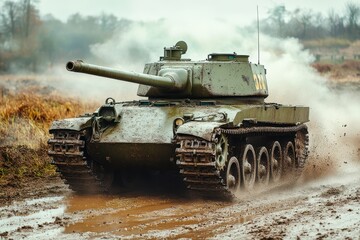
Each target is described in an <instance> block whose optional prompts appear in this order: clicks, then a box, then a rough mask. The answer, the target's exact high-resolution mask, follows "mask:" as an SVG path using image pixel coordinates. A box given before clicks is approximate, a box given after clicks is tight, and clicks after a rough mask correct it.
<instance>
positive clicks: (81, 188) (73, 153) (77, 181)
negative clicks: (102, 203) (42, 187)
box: [48, 130, 107, 193]
mask: <svg viewBox="0 0 360 240" xmlns="http://www.w3.org/2000/svg"><path fill="white" fill-rule="evenodd" d="M53 135H54V137H53V138H52V139H49V140H48V145H49V150H48V154H49V156H51V157H52V164H53V165H55V166H56V168H57V171H58V172H59V173H60V175H61V178H62V179H64V180H65V183H67V184H68V185H69V187H70V188H71V189H72V190H74V191H75V192H78V193H94V192H104V191H106V190H107V188H106V187H105V186H104V184H103V182H102V181H101V180H100V178H99V177H97V174H96V172H94V169H93V168H92V162H91V161H87V159H86V157H85V154H84V149H85V141H84V140H82V137H83V136H84V135H83V133H82V132H78V131H71V130H58V131H54V132H53Z"/></svg>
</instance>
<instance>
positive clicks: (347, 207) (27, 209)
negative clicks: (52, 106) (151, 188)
mask: <svg viewBox="0 0 360 240" xmlns="http://www.w3.org/2000/svg"><path fill="white" fill-rule="evenodd" d="M343 168H344V169H342V168H340V170H338V172H337V173H336V174H334V175H333V176H332V177H325V178H322V179H318V180H316V181H310V182H304V181H301V180H300V181H299V182H298V183H297V185H296V186H282V187H277V188H274V189H272V190H271V191H267V192H265V193H264V192H263V193H258V194H256V193H255V194H252V195H248V194H246V193H244V194H243V195H242V196H240V197H239V199H237V200H235V201H234V202H222V201H217V200H205V199H201V198H194V197H191V196H190V195H187V194H185V195H184V194H176V193H172V192H168V191H163V192H161V191H160V192H159V193H156V194H151V195H148V192H147V191H145V192H141V191H140V192H125V193H119V194H115V195H108V196H76V195H74V194H72V193H71V192H70V191H69V190H67V188H66V186H65V185H64V184H62V182H61V181H57V180H55V181H54V180H53V181H50V182H49V183H48V184H45V185H42V184H41V183H38V184H37V186H38V187H37V188H36V190H37V191H36V193H37V194H33V196H28V195H25V196H28V197H25V198H21V197H19V196H18V197H17V199H18V201H14V202H12V204H9V205H5V206H3V207H1V208H0V238H1V237H2V238H5V239H7V238H8V239H19V238H27V239H45V238H46V239H48V238H57V239H78V238H79V237H81V238H92V239H93V238H95V239H98V238H101V239H104V238H105V239H108V238H122V239H123V238H124V239H126V238H129V239H133V238H138V239H144V238H145V239H147V238H153V239H154V238H185V239H187V238H192V239H197V238H201V239H203V238H216V239H220V238H221V239H235V238H236V239H254V238H255V239H267V238H273V239H283V238H285V239H294V238H297V237H299V238H300V239H309V238H310V239H323V238H324V239H330V238H334V237H335V238H341V239H346V238H348V239H359V236H360V175H359V170H360V166H359V165H354V166H352V167H348V165H347V164H344V166H343ZM303 179H304V178H303ZM20 196H21V195H20Z"/></svg>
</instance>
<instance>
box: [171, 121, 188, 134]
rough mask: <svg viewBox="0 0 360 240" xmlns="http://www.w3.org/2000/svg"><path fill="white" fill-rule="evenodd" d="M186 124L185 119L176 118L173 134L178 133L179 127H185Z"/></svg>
mask: <svg viewBox="0 0 360 240" xmlns="http://www.w3.org/2000/svg"><path fill="white" fill-rule="evenodd" d="M184 122H185V120H184V119H183V118H175V120H174V123H173V132H174V134H175V133H176V130H177V129H178V127H180V126H181V125H183V124H184Z"/></svg>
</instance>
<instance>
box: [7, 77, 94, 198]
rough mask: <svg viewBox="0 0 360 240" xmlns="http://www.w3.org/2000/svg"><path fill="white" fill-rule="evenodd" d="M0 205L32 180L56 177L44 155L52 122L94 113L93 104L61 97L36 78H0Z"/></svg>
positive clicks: (53, 169)
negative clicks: (90, 112)
mask: <svg viewBox="0 0 360 240" xmlns="http://www.w3.org/2000/svg"><path fill="white" fill-rule="evenodd" d="M0 94H1V95H0V104H1V105H0V187H1V189H2V190H4V191H1V193H0V203H1V202H3V201H7V200H9V199H11V197H12V196H13V195H14V194H19V191H18V190H19V189H22V187H24V186H25V185H26V184H27V183H28V182H29V181H32V179H33V178H36V179H41V178H43V179H46V178H51V177H54V176H57V174H56V172H55V168H54V167H53V166H52V165H51V164H50V162H51V161H50V158H49V157H48V155H47V149H48V147H47V140H48V139H49V137H50V134H49V133H48V129H49V126H50V124H51V122H52V121H53V120H55V119H61V118H66V117H74V116H78V115H80V114H83V113H85V112H89V111H93V110H94V109H95V108H96V106H95V104H93V105H91V104H85V103H82V102H81V101H80V100H79V99H75V98H70V97H63V96H61V95H59V94H58V93H56V91H55V90H54V89H51V88H49V87H48V86H42V85H41V84H40V82H39V81H38V79H37V78H36V76H1V78H0Z"/></svg>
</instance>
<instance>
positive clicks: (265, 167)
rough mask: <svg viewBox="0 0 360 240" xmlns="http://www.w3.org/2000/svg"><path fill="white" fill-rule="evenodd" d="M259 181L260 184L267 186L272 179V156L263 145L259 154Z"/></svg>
mask: <svg viewBox="0 0 360 240" xmlns="http://www.w3.org/2000/svg"><path fill="white" fill-rule="evenodd" d="M257 164H258V165H257V166H258V168H257V173H256V176H257V182H258V184H259V185H260V186H266V185H268V183H269V179H270V158H269V152H268V150H267V149H266V147H264V146H263V147H261V148H260V149H259V151H258V155H257Z"/></svg>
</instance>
